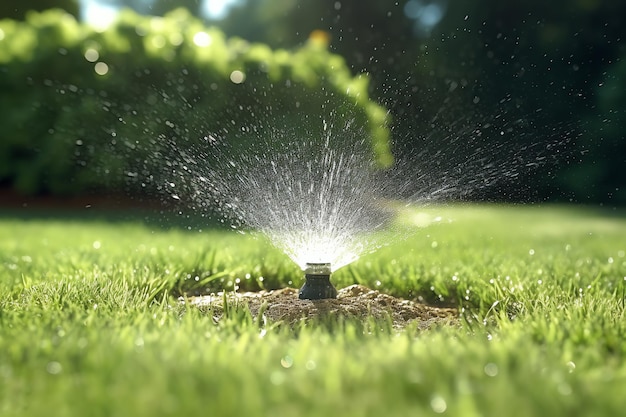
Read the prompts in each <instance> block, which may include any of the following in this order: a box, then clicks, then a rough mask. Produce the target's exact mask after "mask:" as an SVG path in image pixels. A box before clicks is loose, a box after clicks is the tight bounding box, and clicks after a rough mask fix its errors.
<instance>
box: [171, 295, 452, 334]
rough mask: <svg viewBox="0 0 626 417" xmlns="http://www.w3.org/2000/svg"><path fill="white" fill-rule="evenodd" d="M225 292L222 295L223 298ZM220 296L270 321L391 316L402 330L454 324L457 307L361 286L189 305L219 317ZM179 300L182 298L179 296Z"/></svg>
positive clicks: (213, 298) (201, 299)
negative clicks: (332, 294)
mask: <svg viewBox="0 0 626 417" xmlns="http://www.w3.org/2000/svg"><path fill="white" fill-rule="evenodd" d="M224 295H226V297H224ZM224 298H226V300H227V303H231V304H236V305H246V306H247V307H248V308H249V309H250V313H251V314H252V315H253V316H254V317H257V316H258V314H259V311H262V314H263V315H264V316H265V318H266V319H267V320H268V321H270V322H279V321H280V322H284V323H288V324H291V325H293V324H296V323H298V322H301V321H309V320H314V319H318V318H337V317H343V318H346V319H357V320H363V321H365V320H368V319H369V318H374V319H381V320H388V319H391V321H392V323H393V327H394V328H396V329H402V328H405V327H406V326H408V325H409V324H412V323H414V324H416V325H417V327H418V328H421V329H425V328H429V327H431V326H433V325H436V324H455V323H458V316H459V314H458V310H456V309H454V308H441V307H432V306H427V305H424V304H420V303H417V302H414V301H411V300H405V299H402V298H397V297H393V296H391V295H388V294H383V293H381V292H380V291H376V290H371V289H369V288H367V287H365V286H363V285H351V286H349V287H346V288H343V289H341V290H339V291H338V294H337V299H327V300H300V299H298V290H297V289H295V288H283V289H280V290H273V291H259V292H245V293H226V294H223V293H220V294H212V295H204V296H198V297H192V298H189V299H188V301H189V302H190V304H191V305H193V306H197V307H198V308H200V309H201V310H203V311H206V312H211V313H212V314H214V317H215V319H216V320H219V318H220V316H221V313H222V312H223V304H224ZM181 301H182V299H181Z"/></svg>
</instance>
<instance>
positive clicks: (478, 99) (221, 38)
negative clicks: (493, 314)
mask: <svg viewBox="0 0 626 417" xmlns="http://www.w3.org/2000/svg"><path fill="white" fill-rule="evenodd" d="M51 7H54V8H60V9H63V10H64V11H65V12H63V13H62V12H60V11H58V10H57V11H54V12H47V13H44V14H35V13H32V11H42V10H46V9H48V8H51ZM181 7H182V8H186V9H187V12H186V11H184V10H182V9H179V8H181ZM125 8H128V9H132V10H133V11H134V12H133V13H131V12H130V11H126V12H124V13H122V15H121V18H119V16H118V13H119V11H120V10H121V9H125ZM174 9H176V10H175V11H174V12H172V10H174ZM70 16H74V17H75V19H76V20H75V19H74V18H72V17H70ZM151 16H166V17H165V18H155V17H151ZM623 16H626V2H618V1H615V2H607V1H601V0H555V1H551V2H545V1H540V0H511V1H507V2H502V1H498V0H485V1H481V2H476V1H473V0H401V1H377V2H364V1H361V0H337V1H333V0H108V1H107V0H80V1H78V0H54V1H50V0H48V1H46V0H3V2H2V5H0V19H11V20H2V21H1V22H0V89H1V90H0V91H2V95H1V98H0V126H2V130H1V132H0V135H1V136H0V185H1V186H2V187H3V188H5V189H11V190H16V191H17V192H20V193H26V194H35V195H40V194H55V195H67V194H80V193H84V192H86V191H89V192H98V193H109V192H112V191H119V190H125V191H126V192H132V193H136V192H143V190H146V189H149V188H150V183H151V182H152V186H153V187H155V188H158V187H161V186H162V182H163V181H162V180H161V179H159V178H155V176H156V173H157V172H159V171H163V170H164V169H165V170H167V169H180V167H169V168H167V167H166V168H163V167H162V166H161V165H162V163H163V161H167V160H168V157H167V153H168V152H170V151H171V148H172V147H181V146H183V145H184V144H185V143H186V142H189V141H197V140H198V138H201V139H202V138H206V137H210V138H212V137H213V136H212V135H215V136H220V135H223V136H228V135H232V133H233V131H241V130H244V131H245V130H246V129H250V127H251V126H253V128H252V129H253V130H254V129H255V128H258V129H259V130H261V131H262V130H264V129H265V128H267V127H268V126H267V124H269V123H274V122H277V120H278V119H280V122H279V123H281V124H285V125H288V126H292V127H293V128H294V129H296V130H297V129H304V130H307V131H309V130H314V129H313V128H312V127H311V126H308V125H307V126H305V127H302V126H299V125H300V124H301V122H299V120H300V119H301V118H302V115H303V114H306V115H307V117H309V118H310V119H311V125H314V124H315V120H319V119H320V118H323V117H325V116H326V114H327V113H328V112H329V111H330V109H332V112H333V113H334V117H335V118H337V119H356V121H357V122H358V123H359V124H360V125H363V126H365V127H364V131H365V133H366V134H368V135H369V136H371V138H372V149H373V151H374V153H375V155H376V157H377V158H378V160H379V161H380V162H381V165H388V164H389V163H390V158H391V153H390V151H391V150H392V149H393V153H394V154H395V157H396V158H397V159H404V160H408V161H415V160H416V159H422V160H428V161H427V162H426V163H425V165H426V166H427V167H428V173H429V175H437V170H438V169H441V170H442V172H444V171H445V172H448V171H450V170H454V169H455V166H458V167H463V163H462V162H459V161H463V159H465V158H470V157H472V158H475V155H476V149H480V152H482V153H483V154H484V155H486V156H489V157H490V161H491V162H490V163H495V164H498V163H501V164H502V166H503V167H506V166H507V163H509V162H510V161H509V160H516V161H517V162H516V163H517V165H519V166H528V170H520V169H516V170H515V175H514V176H511V178H510V179H509V181H507V182H506V183H503V184H501V185H500V186H495V187H491V188H486V189H484V190H481V191H480V192H477V193H474V194H472V195H470V196H468V198H473V199H489V200H496V201H503V200H514V201H572V202H579V203H593V204H605V205H611V206H614V205H623V204H626V175H625V174H624V168H625V167H626V140H625V139H624V132H625V131H626V121H625V116H626V60H625V58H626V37H625V36H624V35H625V32H626V30H625V29H624V26H623V24H622V23H623V22H622V20H623ZM113 19H118V20H117V23H114V24H113V25H112V26H107V25H109V24H110V22H111V21H112V20H113ZM202 132H203V133H202ZM205 135H208V136H205ZM272 146H280V144H273V145H272ZM423 150H427V151H426V152H424V151H423ZM492 157H493V158H492ZM498 157H501V158H502V161H498ZM478 160H482V158H478ZM507 161H509V162H507ZM460 169H462V168H460ZM496 172H497V171H496ZM460 174H462V173H460ZM470 174H471V173H468V175H470ZM501 174H503V176H506V173H505V172H504V168H503V171H502V173H501Z"/></svg>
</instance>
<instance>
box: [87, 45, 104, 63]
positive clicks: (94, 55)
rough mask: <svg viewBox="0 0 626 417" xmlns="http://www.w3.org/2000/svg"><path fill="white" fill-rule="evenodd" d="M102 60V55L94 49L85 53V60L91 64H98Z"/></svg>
mask: <svg viewBox="0 0 626 417" xmlns="http://www.w3.org/2000/svg"><path fill="white" fill-rule="evenodd" d="M98 58H100V54H99V53H98V51H96V50H95V49H93V48H89V49H87V50H86V51H85V59H86V60H87V61H89V62H96V61H97V60H98Z"/></svg>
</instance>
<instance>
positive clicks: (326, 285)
mask: <svg viewBox="0 0 626 417" xmlns="http://www.w3.org/2000/svg"><path fill="white" fill-rule="evenodd" d="M331 272H332V271H331V269H330V263H307V264H306V268H305V269H304V278H305V282H304V285H303V286H302V288H300V291H299V292H298V298H300V299H301V300H323V299H327V298H337V290H336V289H335V287H333V284H331V283H330V274H331Z"/></svg>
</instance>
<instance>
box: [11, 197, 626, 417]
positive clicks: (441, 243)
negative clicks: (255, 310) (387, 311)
mask: <svg viewBox="0 0 626 417" xmlns="http://www.w3.org/2000/svg"><path fill="white" fill-rule="evenodd" d="M437 213H439V214H441V216H442V218H443V220H442V221H441V222H440V223H439V224H435V225H432V226H430V227H428V228H425V229H422V230H420V231H418V233H416V234H415V235H414V236H413V237H411V238H409V239H408V240H406V241H403V242H399V243H396V244H394V245H391V246H389V247H386V248H383V249H381V250H380V251H378V252H377V253H375V254H372V255H368V256H366V257H363V258H362V259H361V260H359V261H358V262H356V263H354V264H353V265H350V266H348V267H346V268H344V269H342V270H340V271H337V273H335V274H334V275H333V281H334V282H335V284H336V285H337V286H338V287H343V286H346V285H349V284H352V283H355V282H358V283H362V284H364V285H368V286H370V287H372V288H377V289H380V290H381V291H384V292H387V293H391V294H394V295H398V296H403V297H407V298H413V299H420V300H424V301H426V302H429V303H439V304H443V305H455V306H458V307H459V309H460V310H461V312H462V313H461V324H460V325H459V326H455V327H440V328H434V329H431V330H428V331H423V332H419V331H417V330H416V329H415V328H408V329H406V330H404V331H401V332H397V331H394V330H392V329H390V328H389V326H386V325H385V324H384V323H382V324H381V323H374V322H366V323H354V322H340V323H337V324H334V325H331V326H321V325H314V324H307V325H302V326H300V327H298V328H295V329H293V328H289V327H287V326H281V325H280V324H272V323H263V322H262V321H261V322H257V321H255V320H254V319H252V318H251V317H250V316H249V314H247V312H246V311H245V310H244V309H241V308H235V309H232V310H230V311H229V314H228V317H226V318H224V319H223V320H221V321H220V322H218V323H216V322H214V320H213V318H212V317H211V316H210V315H202V314H200V313H199V312H197V311H196V310H194V309H193V308H187V307H185V306H183V305H180V303H179V302H178V301H177V296H178V295H180V294H193V293H197V292H203V291H209V290H215V289H219V288H226V289H229V290H232V289H233V288H235V287H239V289H240V290H244V289H257V288H261V287H264V288H275V287H280V286H285V285H291V286H299V285H300V284H301V274H300V272H299V271H298V269H297V267H296V266H295V265H293V264H292V263H291V262H290V261H289V260H288V259H286V258H285V257H284V256H283V255H282V254H281V253H280V252H278V251H277V250H275V249H272V248H271V247H269V246H268V245H267V243H266V242H265V241H264V240H262V239H259V240H256V239H253V238H251V237H249V236H244V235H239V234H236V233H232V232H228V231H219V230H208V231H204V232H202V233H198V232H197V231H189V230H186V229H184V228H170V229H168V228H165V227H158V226H157V225H155V224H153V223H148V224H146V223H145V222H142V221H138V220H128V221H123V220H119V219H117V220H116V221H107V220H97V219H89V218H84V217H83V218H78V217H77V218H72V217H66V218H57V219H54V218H51V219H44V218H37V217H33V216H26V215H16V214H15V213H13V214H11V213H5V214H4V215H0V415H1V416H3V417H10V416H39V415H41V416H50V415H54V416H151V417H152V416H169V415H171V416H189V415H206V416H224V415H233V416H306V415H310V416H320V415H322V416H323V415H341V416H388V415H402V416H405V415H406V416H408V415H411V416H422V415H440V414H444V415H461V416H544V415H545V416H555V415H563V416H616V415H622V414H623V413H624V405H625V403H624V397H623V395H624V392H626V365H625V363H624V355H625V354H626V344H625V342H624V340H625V339H626V317H625V313H624V303H625V293H626V281H625V280H626V255H625V252H626V237H625V236H626V216H624V214H625V213H623V212H621V213H616V212H614V211H608V210H607V211H598V210H590V209H574V208H566V207H547V208H537V207H495V206H469V207H452V208H443V209H438V210H437ZM449 219H451V220H452V221H451V222H448V220H449ZM196 277H197V278H196Z"/></svg>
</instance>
